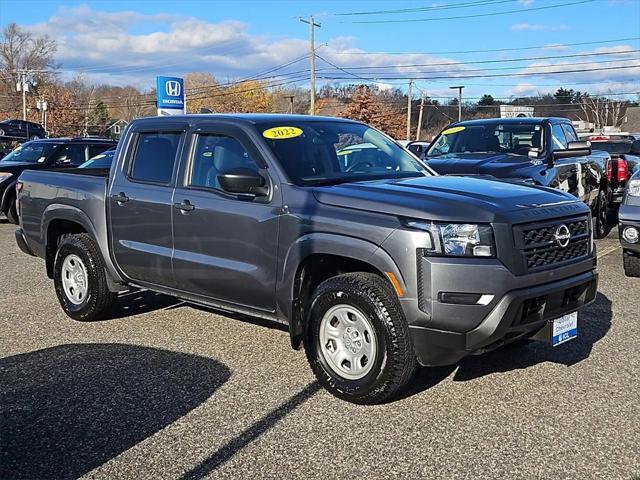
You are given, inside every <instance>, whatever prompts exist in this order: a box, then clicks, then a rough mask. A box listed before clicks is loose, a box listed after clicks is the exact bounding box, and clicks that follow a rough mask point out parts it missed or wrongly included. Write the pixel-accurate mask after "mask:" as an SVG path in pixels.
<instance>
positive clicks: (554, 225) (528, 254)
mask: <svg viewBox="0 0 640 480" xmlns="http://www.w3.org/2000/svg"><path fill="white" fill-rule="evenodd" d="M565 227H566V228H565ZM567 233H568V235H567ZM514 235H515V240H516V246H517V247H518V249H519V251H520V252H521V254H522V257H523V260H524V264H525V267H526V270H527V271H535V270H538V269H543V268H545V267H549V266H552V265H557V264H560V263H565V262H570V261H572V260H578V259H581V258H583V257H586V256H588V255H589V253H590V245H591V230H590V221H589V217H579V218H575V217H574V218H570V219H556V220H552V221H550V222H543V223H535V224H528V225H518V226H516V227H514ZM567 237H568V238H567Z"/></svg>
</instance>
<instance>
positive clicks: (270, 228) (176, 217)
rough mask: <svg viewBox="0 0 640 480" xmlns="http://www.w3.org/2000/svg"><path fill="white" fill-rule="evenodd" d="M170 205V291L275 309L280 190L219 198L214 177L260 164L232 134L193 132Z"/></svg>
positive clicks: (219, 129)
mask: <svg viewBox="0 0 640 480" xmlns="http://www.w3.org/2000/svg"><path fill="white" fill-rule="evenodd" d="M192 142H193V145H192V148H191V154H190V159H189V163H188V168H186V169H184V175H183V176H182V178H180V179H179V180H178V186H177V187H176V190H175V193H174V196H173V203H174V214H173V236H174V247H175V248H174V254H173V271H174V276H175V282H176V287H177V288H178V289H181V290H185V291H188V292H191V293H197V294H199V295H202V296H206V297H208V298H211V299H216V300H222V301H224V302H229V303H233V304H236V305H242V306H247V307H252V308H257V309H261V310H265V311H274V310H275V286H276V252H277V241H278V216H279V214H280V211H281V207H282V201H281V197H280V196H279V190H276V191H274V189H273V188H270V195H269V196H267V197H255V198H251V197H249V196H242V195H237V194H230V193H227V192H225V191H224V190H223V189H222V187H221V186H220V182H219V180H218V175H219V174H220V173H223V172H226V171H229V170H231V169H234V168H251V169H254V170H256V171H259V172H260V173H261V174H262V175H263V176H264V178H265V179H266V180H267V181H269V177H268V174H267V169H266V168H264V167H266V164H265V163H264V161H263V159H262V158H261V156H260V153H259V151H258V150H257V149H256V148H255V146H254V144H253V143H252V142H251V141H249V140H248V138H247V137H246V134H245V133H244V132H242V131H241V130H240V129H239V128H238V127H234V126H224V125H219V126H216V127H215V128H213V127H212V128H208V129H206V130H203V131H199V132H197V133H196V134H195V135H194V136H193V139H192Z"/></svg>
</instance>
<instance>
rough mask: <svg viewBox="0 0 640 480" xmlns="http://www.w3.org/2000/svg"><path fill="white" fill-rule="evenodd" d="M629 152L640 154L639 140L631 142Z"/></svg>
mask: <svg viewBox="0 0 640 480" xmlns="http://www.w3.org/2000/svg"><path fill="white" fill-rule="evenodd" d="M629 153H630V154H631V155H638V156H640V140H635V141H634V142H633V143H632V144H631V150H630V151H629Z"/></svg>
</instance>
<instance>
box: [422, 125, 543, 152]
mask: <svg viewBox="0 0 640 480" xmlns="http://www.w3.org/2000/svg"><path fill="white" fill-rule="evenodd" d="M543 145H544V142H543V138H542V126H541V125H536V124H532V123H528V124H527V123H504V124H500V123H491V124H486V125H459V126H454V127H449V128H446V129H445V130H443V131H442V133H440V135H439V136H438V138H437V139H436V140H435V141H434V142H433V143H432V144H431V145H430V147H429V150H428V152H427V156H429V157H433V156H438V155H446V154H448V153H513V154H518V155H527V154H528V153H529V150H530V149H531V148H537V149H539V150H542V148H543Z"/></svg>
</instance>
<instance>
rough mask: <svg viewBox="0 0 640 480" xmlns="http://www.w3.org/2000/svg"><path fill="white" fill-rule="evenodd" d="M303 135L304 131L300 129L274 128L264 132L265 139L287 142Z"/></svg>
mask: <svg viewBox="0 0 640 480" xmlns="http://www.w3.org/2000/svg"><path fill="white" fill-rule="evenodd" d="M300 135H302V129H300V128H298V127H273V128H269V129H267V130H265V131H264V132H262V136H263V137H264V138H270V139H272V140H286V139H287V138H295V137H299V136H300Z"/></svg>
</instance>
